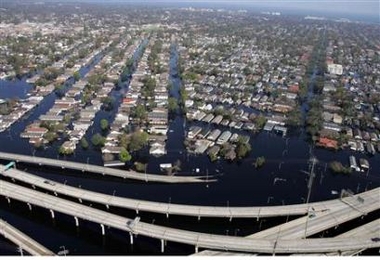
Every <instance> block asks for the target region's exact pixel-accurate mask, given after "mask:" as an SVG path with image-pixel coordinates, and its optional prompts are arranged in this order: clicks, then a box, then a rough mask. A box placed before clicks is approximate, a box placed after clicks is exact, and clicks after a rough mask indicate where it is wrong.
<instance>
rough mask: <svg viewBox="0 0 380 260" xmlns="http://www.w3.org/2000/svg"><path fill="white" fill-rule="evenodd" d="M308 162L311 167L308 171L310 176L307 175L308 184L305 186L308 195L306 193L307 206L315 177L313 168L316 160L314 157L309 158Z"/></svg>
mask: <svg viewBox="0 0 380 260" xmlns="http://www.w3.org/2000/svg"><path fill="white" fill-rule="evenodd" d="M310 160H311V163H312V165H311V170H310V174H309V182H308V184H307V188H308V193H307V198H306V204H308V203H309V200H310V195H311V188H312V187H313V180H314V177H315V174H314V166H315V164H316V163H317V162H318V160H317V158H315V157H314V156H313V157H311V159H310Z"/></svg>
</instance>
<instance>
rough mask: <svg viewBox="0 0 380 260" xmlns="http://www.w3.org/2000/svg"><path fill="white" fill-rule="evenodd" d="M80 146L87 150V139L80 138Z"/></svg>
mask: <svg viewBox="0 0 380 260" xmlns="http://www.w3.org/2000/svg"><path fill="white" fill-rule="evenodd" d="M80 145H81V146H82V148H83V149H87V148H88V146H89V145H88V142H87V139H86V137H84V136H83V137H82V139H80Z"/></svg>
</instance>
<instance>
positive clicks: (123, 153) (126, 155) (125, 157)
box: [119, 147, 132, 162]
mask: <svg viewBox="0 0 380 260" xmlns="http://www.w3.org/2000/svg"><path fill="white" fill-rule="evenodd" d="M131 159H132V156H131V155H130V154H129V152H128V151H127V149H125V148H124V147H123V148H122V149H121V151H120V153H119V160H120V161H121V162H129V161H130V160H131Z"/></svg>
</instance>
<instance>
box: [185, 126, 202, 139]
mask: <svg viewBox="0 0 380 260" xmlns="http://www.w3.org/2000/svg"><path fill="white" fill-rule="evenodd" d="M201 131H202V128H201V127H199V126H191V127H190V129H189V132H188V133H187V137H188V138H190V139H194V138H195V137H196V136H197V135H198V134H199V133H200V132H201Z"/></svg>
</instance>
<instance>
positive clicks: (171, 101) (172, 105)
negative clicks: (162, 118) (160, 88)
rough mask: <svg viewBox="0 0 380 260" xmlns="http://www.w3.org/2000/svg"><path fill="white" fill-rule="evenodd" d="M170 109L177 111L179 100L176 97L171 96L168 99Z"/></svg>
mask: <svg viewBox="0 0 380 260" xmlns="http://www.w3.org/2000/svg"><path fill="white" fill-rule="evenodd" d="M168 109H169V112H171V113H175V112H176V111H177V109H178V102H177V99H176V98H173V97H170V98H169V99H168Z"/></svg>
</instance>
